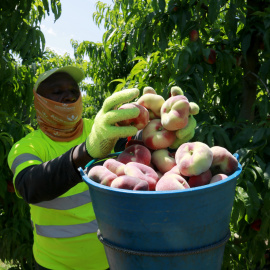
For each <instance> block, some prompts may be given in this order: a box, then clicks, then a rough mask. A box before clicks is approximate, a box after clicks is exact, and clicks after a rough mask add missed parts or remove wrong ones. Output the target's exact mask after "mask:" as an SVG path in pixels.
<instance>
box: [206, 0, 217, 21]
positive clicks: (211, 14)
mask: <svg viewBox="0 0 270 270" xmlns="http://www.w3.org/2000/svg"><path fill="white" fill-rule="evenodd" d="M219 2H220V1H219V0H210V2H209V5H208V18H209V20H210V23H214V21H215V20H216V19H217V16H218V13H219V7H220V3H219Z"/></svg>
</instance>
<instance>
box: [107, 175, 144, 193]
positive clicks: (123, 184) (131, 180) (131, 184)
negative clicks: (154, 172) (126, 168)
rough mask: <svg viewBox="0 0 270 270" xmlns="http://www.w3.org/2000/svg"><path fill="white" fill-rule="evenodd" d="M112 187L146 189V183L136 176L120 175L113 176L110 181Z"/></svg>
mask: <svg viewBox="0 0 270 270" xmlns="http://www.w3.org/2000/svg"><path fill="white" fill-rule="evenodd" d="M111 187H112V188H120V189H129V190H146V191H147V190H148V183H147V182H146V181H144V180H141V179H139V178H138V177H134V176H129V175H122V176H119V177H117V178H115V179H114V180H113V181H112V183H111Z"/></svg>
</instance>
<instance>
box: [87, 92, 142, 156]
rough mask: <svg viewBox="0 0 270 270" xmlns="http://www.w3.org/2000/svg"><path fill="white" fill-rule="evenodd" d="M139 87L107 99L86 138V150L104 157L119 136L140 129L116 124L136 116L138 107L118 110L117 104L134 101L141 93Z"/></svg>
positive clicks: (122, 136) (127, 134) (91, 154)
mask: <svg viewBox="0 0 270 270" xmlns="http://www.w3.org/2000/svg"><path fill="white" fill-rule="evenodd" d="M139 93H140V91H139V89H137V88H132V89H126V90H123V91H120V92H116V93H114V94H113V95H112V96H110V97H108V98H106V99H105V101H104V103H103V106H102V108H101V110H100V111H99V112H98V114H97V115H96V118H95V120H94V124H93V127H92V130H91V133H90V134H89V136H88V137H87V139H86V150H87V152H88V154H89V155H90V156H91V157H93V158H103V157H106V156H107V155H108V154H110V153H111V151H112V149H113V148H114V146H115V143H116V142H117V140H118V139H119V138H126V137H129V136H134V135H135V134H136V133H137V132H138V129H137V128H135V127H133V126H128V127H127V126H122V127H119V126H115V124H116V123H117V122H120V121H123V120H127V119H132V118H136V117H137V116H138V115H139V113H140V110H139V109H138V108H132V109H121V110H117V109H116V108H117V106H118V105H121V104H123V103H128V102H129V101H132V100H133V99H134V98H136V97H137V96H138V95H139Z"/></svg>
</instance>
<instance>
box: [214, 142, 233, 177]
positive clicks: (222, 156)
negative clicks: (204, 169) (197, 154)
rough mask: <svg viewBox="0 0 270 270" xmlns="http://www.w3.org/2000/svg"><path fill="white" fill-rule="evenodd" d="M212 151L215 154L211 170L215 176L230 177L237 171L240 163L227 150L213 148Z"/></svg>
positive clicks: (217, 147) (219, 147)
mask: <svg viewBox="0 0 270 270" xmlns="http://www.w3.org/2000/svg"><path fill="white" fill-rule="evenodd" d="M211 151H212V153H213V162H212V164H211V168H210V170H211V171H212V174H213V175H215V174H218V173H223V174H226V175H230V174H232V173H234V172H235V171H236V170H237V168H238V161H237V159H236V158H235V157H234V156H233V155H232V154H231V153H230V152H229V151H228V150H227V149H226V148H224V147H221V146H213V147H211Z"/></svg>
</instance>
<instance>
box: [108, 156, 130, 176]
mask: <svg viewBox="0 0 270 270" xmlns="http://www.w3.org/2000/svg"><path fill="white" fill-rule="evenodd" d="M103 166H104V167H105V168H107V169H108V170H110V171H111V172H112V173H114V174H116V175H117V176H121V175H124V174H125V172H124V168H125V164H124V163H122V162H119V161H117V160H115V159H113V158H109V159H107V160H105V162H104V163H103Z"/></svg>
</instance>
